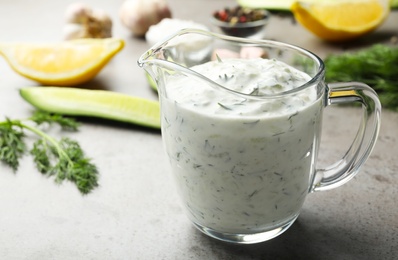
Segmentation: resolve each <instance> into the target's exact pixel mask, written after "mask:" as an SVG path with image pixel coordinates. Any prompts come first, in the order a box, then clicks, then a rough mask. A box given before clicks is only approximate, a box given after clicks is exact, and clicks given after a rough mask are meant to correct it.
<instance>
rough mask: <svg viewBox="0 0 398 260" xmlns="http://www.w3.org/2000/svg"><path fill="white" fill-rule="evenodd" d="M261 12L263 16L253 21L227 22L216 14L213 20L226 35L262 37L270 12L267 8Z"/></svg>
mask: <svg viewBox="0 0 398 260" xmlns="http://www.w3.org/2000/svg"><path fill="white" fill-rule="evenodd" d="M261 12H263V13H264V16H263V18H262V19H260V20H256V21H251V22H234V23H233V22H225V21H221V20H219V19H217V18H216V17H215V15H214V14H213V15H212V17H211V21H212V23H213V24H214V25H215V26H217V27H218V28H219V29H220V31H221V32H222V33H224V34H226V35H229V36H235V37H243V38H262V37H263V32H264V28H265V26H266V25H267V24H268V21H269V18H270V13H269V12H268V11H266V10H261Z"/></svg>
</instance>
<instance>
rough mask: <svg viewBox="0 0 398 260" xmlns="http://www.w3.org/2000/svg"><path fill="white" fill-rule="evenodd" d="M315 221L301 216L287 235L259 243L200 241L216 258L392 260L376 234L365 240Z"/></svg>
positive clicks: (354, 232)
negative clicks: (376, 240) (382, 249)
mask: <svg viewBox="0 0 398 260" xmlns="http://www.w3.org/2000/svg"><path fill="white" fill-rule="evenodd" d="M313 220H315V218H314V217H311V216H310V215H308V214H307V215H304V216H300V217H299V219H298V220H297V221H296V222H295V223H294V224H293V225H292V226H291V227H290V229H288V230H287V231H286V232H285V233H284V234H282V235H280V236H279V237H277V238H274V239H272V240H270V241H267V242H263V243H259V244H253V245H236V244H228V243H224V242H220V241H216V240H214V239H212V238H208V237H207V236H205V235H202V237H201V238H200V239H201V240H202V242H203V244H207V245H208V246H209V250H211V253H210V255H213V256H214V258H215V259H272V260H274V259H275V260H284V259H289V260H290V259H294V260H298V259H305V260H319V259H324V260H329V259H336V260H337V259H339V260H340V259H361V260H367V259H389V258H385V257H388V255H389V253H386V252H384V253H383V254H384V256H385V257H383V256H381V254H380V253H381V252H380V249H379V250H378V245H377V243H376V244H375V238H377V235H376V234H368V235H366V236H365V237H364V235H363V233H361V231H356V230H353V229H351V228H348V230H347V229H345V230H344V229H343V228H342V227H341V226H333V225H335V224H336V223H313ZM315 222H319V220H318V221H315ZM362 232H366V231H363V230H362ZM380 257H381V258H380ZM391 257H392V256H391ZM391 259H393V258H391Z"/></svg>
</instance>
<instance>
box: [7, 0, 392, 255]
mask: <svg viewBox="0 0 398 260" xmlns="http://www.w3.org/2000/svg"><path fill="white" fill-rule="evenodd" d="M72 2H73V1H72V0H65V1H51V0H37V1H28V0H13V1H5V0H3V1H0V20H1V23H0V32H1V33H0V41H1V42H5V41H7V42H9V41H26V42H43V41H49V42H56V41H61V40H62V28H63V25H64V19H63V13H64V11H65V8H66V7H67V6H68V4H70V3H72ZM85 2H86V3H87V4H89V5H91V6H92V7H95V8H100V9H104V10H106V11H107V12H108V13H109V14H110V15H111V17H112V19H113V23H114V26H113V35H114V36H115V37H120V38H123V39H124V40H125V42H126V45H125V48H124V49H123V50H122V51H121V52H120V53H119V54H118V55H117V56H116V57H115V58H114V59H113V60H112V61H111V62H110V63H109V64H108V65H107V66H106V67H105V68H104V69H103V70H102V71H101V73H100V74H99V75H98V76H97V77H96V78H95V79H94V80H92V81H90V82H89V83H86V84H84V85H83V87H89V88H98V89H106V90H110V91H116V92H120V93H125V94H129V95H134V96H140V97H145V98H149V99H153V100H156V99H157V95H156V93H155V92H154V91H152V90H151V89H150V88H149V87H148V85H147V82H146V80H145V76H144V72H143V71H142V70H141V69H140V68H139V67H138V66H137V65H136V60H137V58H138V57H139V55H140V54H142V53H143V52H144V51H145V50H147V49H148V48H149V47H150V46H148V44H147V43H146V42H145V40H143V39H139V38H135V37H132V36H131V34H130V33H129V31H128V30H127V29H126V28H125V27H123V26H122V24H121V22H120V20H119V17H118V11H119V8H120V6H121V3H122V0H115V1H105V0H87V1H85ZM168 3H169V5H170V8H171V10H172V13H173V16H174V17H175V18H179V19H185V20H193V21H196V22H200V23H203V24H205V25H208V26H209V27H211V24H210V20H209V16H210V15H211V12H212V11H213V10H215V9H218V8H223V7H225V6H234V5H235V2H234V1H227V0H218V1H216V0H202V1H199V0H195V1H194V0H190V1H184V0H169V1H168ZM211 28H212V27H211ZM394 37H395V39H396V37H398V12H397V11H394V12H393V13H391V15H390V16H389V17H388V19H387V21H386V22H385V23H384V24H383V26H381V27H380V28H379V29H378V30H377V31H376V32H374V33H372V34H371V35H369V36H366V37H364V38H363V39H361V40H359V41H357V42H356V43H355V44H354V43H351V44H329V43H325V42H323V41H320V40H319V39H317V38H316V37H314V36H313V35H312V34H310V33H309V32H308V31H306V30H305V29H303V28H302V27H301V26H300V25H298V24H296V23H295V22H294V19H292V17H291V16H290V15H288V14H274V15H273V17H272V19H271V21H270V24H269V26H268V27H267V28H266V30H265V38H268V39H274V40H278V41H283V42H288V43H293V44H296V45H299V46H301V47H304V48H307V49H309V50H311V51H313V52H314V53H316V54H318V55H319V56H321V57H326V56H327V55H328V54H330V53H340V52H342V51H344V50H351V49H356V48H359V47H366V46H368V45H371V44H373V43H377V42H382V43H389V42H390V41H391V39H394ZM35 85H37V83H35V82H33V81H30V80H28V79H25V78H23V77H21V76H19V75H18V74H16V73H15V72H14V71H12V70H11V69H10V67H9V66H8V65H7V63H6V62H5V60H4V59H0V118H5V117H10V118H24V117H27V116H29V115H30V114H31V112H32V110H33V108H32V107H31V106H30V105H29V104H28V103H26V102H25V101H23V100H22V98H21V97H20V96H19V94H18V89H19V88H21V87H25V86H35ZM360 115H361V112H360V110H358V109H357V108H349V107H330V108H327V109H326V111H325V118H324V126H323V128H324V131H323V135H322V144H321V154H320V158H319V164H320V165H327V164H329V163H332V162H334V161H336V160H337V159H339V158H340V157H341V156H342V155H343V154H344V152H345V150H346V149H347V148H348V144H349V143H350V142H351V140H352V138H353V136H354V135H355V132H356V129H357V125H358V124H359V116H360ZM397 129H398V114H397V113H395V112H391V111H387V110H384V111H383V114H382V126H381V130H380V135H379V138H378V143H377V145H376V147H375V149H374V151H373V153H372V154H371V156H370V158H369V160H368V161H367V162H366V164H365V165H364V167H363V168H362V170H361V172H360V173H359V174H358V175H357V176H356V177H355V178H354V179H353V180H351V181H350V182H349V183H347V184H345V185H343V186H342V187H339V188H337V189H334V190H330V191H326V192H319V193H314V194H310V195H309V196H308V198H307V201H306V202H305V204H304V207H303V210H302V212H301V215H300V216H299V218H298V220H297V221H296V223H295V224H294V225H293V226H292V227H291V228H290V229H289V230H288V231H287V232H285V233H284V234H282V235H281V236H279V237H277V238H275V239H273V240H271V241H268V242H264V243H260V244H255V245H242V246H237V245H230V244H225V243H222V242H218V241H215V240H213V239H211V238H208V237H206V236H204V235H202V234H201V233H200V232H199V231H197V230H196V229H195V228H194V227H193V226H192V225H191V224H190V223H189V222H188V220H187V218H186V217H185V215H184V213H183V211H182V209H181V207H180V204H179V201H178V198H177V194H176V191H175V188H174V184H173V183H172V178H171V173H170V170H169V168H168V160H167V159H166V157H165V154H164V152H163V148H162V141H161V134H160V132H159V131H150V130H148V129H146V128H142V127H138V126H134V125H127V124H119V123H114V122H110V121H103V120H96V119H82V127H81V129H80V131H79V132H77V133H71V134H67V135H68V136H70V137H71V138H74V139H76V140H78V141H79V142H80V143H81V145H82V147H83V149H84V150H85V151H86V153H87V155H88V156H89V157H91V158H93V162H94V163H96V164H97V165H98V168H99V171H100V179H99V182H100V187H98V188H97V189H96V190H94V191H93V192H92V193H90V194H89V195H87V196H82V195H80V193H79V192H78V191H77V189H76V188H75V187H74V186H73V185H71V184H69V183H64V184H62V185H56V184H55V183H54V182H53V180H52V179H48V178H46V177H43V176H42V175H40V173H39V172H38V171H37V170H36V169H35V167H34V165H33V162H32V159H31V157H30V156H25V157H23V159H22V161H21V165H20V168H19V169H18V171H17V172H15V173H14V172H13V171H12V170H11V169H9V168H7V167H6V166H4V165H3V164H0V259H398V204H397V197H398V192H397V191H398V175H397V174H398V173H397V172H398V160H397V155H398V133H397ZM53 134H54V135H56V136H58V135H59V136H60V135H61V133H58V132H57V131H55V132H54V133H53Z"/></svg>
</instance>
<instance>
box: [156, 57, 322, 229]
mask: <svg viewBox="0 0 398 260" xmlns="http://www.w3.org/2000/svg"><path fill="white" fill-rule="evenodd" d="M192 69H193V70H195V71H197V72H199V73H201V74H203V75H205V76H206V77H208V78H210V79H212V80H213V81H215V82H217V83H219V84H221V85H223V86H225V87H227V88H230V89H234V90H236V91H239V92H242V93H256V94H269V93H276V92H284V91H287V90H291V89H294V88H297V87H298V86H301V85H302V84H304V83H306V82H308V81H309V80H310V77H309V76H308V75H307V74H305V73H303V72H300V71H298V70H296V69H294V68H292V67H290V66H288V65H286V64H284V63H282V62H279V61H275V60H268V59H256V60H244V59H226V60H223V61H222V62H220V61H213V62H209V63H206V64H203V65H199V66H196V67H193V68H192ZM167 80H168V82H167V86H166V89H167V91H166V92H167V96H168V99H167V98H162V101H161V102H162V111H163V117H162V134H163V140H164V142H165V146H166V151H167V153H168V155H169V158H170V161H171V165H172V169H173V173H174V176H175V178H176V181H177V183H178V188H179V192H180V193H181V196H182V198H183V201H184V204H185V206H186V207H187V209H188V212H189V215H190V218H191V220H192V221H194V222H195V223H197V224H199V225H201V226H204V227H207V228H211V229H214V230H216V231H218V232H226V233H242V234H244V233H256V232H261V231H265V230H270V229H272V228H273V227H276V226H278V225H279V224H281V223H287V222H289V221H290V220H293V219H294V218H295V217H297V215H298V213H299V210H300V208H301V206H302V204H303V202H304V198H305V196H306V195H307V193H308V189H309V185H310V182H311V177H312V176H311V174H312V172H313V169H314V165H313V158H314V156H315V154H314V153H315V151H316V150H317V146H318V139H319V138H318V136H317V135H318V132H319V131H318V128H319V127H320V124H321V122H320V121H321V119H320V114H321V109H322V105H321V100H320V99H319V98H317V93H316V88H315V87H310V88H306V89H304V90H302V91H300V92H299V94H295V95H293V96H292V95H290V96H287V97H284V98H279V99H271V100H267V101H264V100H247V99H244V98H242V97H239V96H236V95H230V94H228V93H227V92H225V91H219V90H216V89H214V88H210V87H208V85H207V84H206V83H205V81H201V80H195V79H194V77H185V76H175V77H173V76H170V77H169V78H168V79H167Z"/></svg>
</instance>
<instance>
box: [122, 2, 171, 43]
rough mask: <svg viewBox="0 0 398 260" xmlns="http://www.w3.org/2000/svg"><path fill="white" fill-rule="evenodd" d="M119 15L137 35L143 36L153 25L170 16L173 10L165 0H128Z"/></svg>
mask: <svg viewBox="0 0 398 260" xmlns="http://www.w3.org/2000/svg"><path fill="white" fill-rule="evenodd" d="M119 16H120V19H121V21H122V23H123V24H124V25H125V26H126V27H127V28H129V29H130V30H131V31H132V33H133V34H134V35H135V36H139V37H142V36H144V35H145V33H146V32H147V31H148V28H149V27H150V26H151V25H154V24H157V23H159V22H160V21H161V20H162V19H164V18H170V17H171V11H170V9H169V7H168V5H167V3H166V1H165V0H126V1H125V2H124V3H123V4H122V6H121V8H120V12H119Z"/></svg>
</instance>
